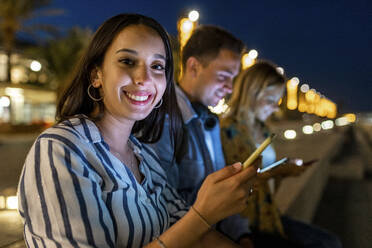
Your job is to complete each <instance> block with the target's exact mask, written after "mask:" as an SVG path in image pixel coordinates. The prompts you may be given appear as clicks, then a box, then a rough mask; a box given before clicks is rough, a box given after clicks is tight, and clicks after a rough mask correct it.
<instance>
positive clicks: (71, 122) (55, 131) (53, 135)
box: [37, 116, 102, 145]
mask: <svg viewBox="0 0 372 248" xmlns="http://www.w3.org/2000/svg"><path fill="white" fill-rule="evenodd" d="M44 139H47V140H53V141H58V142H62V143H72V144H77V145H78V144H81V143H90V142H94V141H95V140H97V139H98V140H101V139H102V137H101V135H100V133H99V131H98V128H97V127H96V126H95V124H94V123H93V122H92V121H90V120H89V119H88V118H86V117H85V116H76V117H73V118H70V119H67V120H64V121H62V122H60V123H57V124H55V125H53V126H52V127H50V128H48V129H46V130H44V131H43V132H42V133H41V134H40V135H39V137H38V138H37V140H44Z"/></svg>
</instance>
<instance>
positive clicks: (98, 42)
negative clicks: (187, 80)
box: [56, 14, 182, 145]
mask: <svg viewBox="0 0 372 248" xmlns="http://www.w3.org/2000/svg"><path fill="white" fill-rule="evenodd" d="M138 24H141V25H145V26H147V27H150V28H152V29H153V30H155V31H156V32H157V33H158V34H159V36H160V38H161V39H162V40H163V43H164V47H165V52H166V65H165V74H166V80H167V87H166V89H165V92H164V95H163V103H162V105H161V106H160V107H159V108H154V109H153V110H152V112H151V113H150V114H149V115H148V116H147V117H146V118H145V119H143V120H140V121H136V123H135V124H134V126H133V129H132V133H133V134H135V135H136V137H137V138H138V139H139V140H140V141H141V142H145V143H154V142H156V141H158V140H159V139H160V137H161V134H162V131H163V126H164V120H165V116H166V114H168V115H169V121H170V129H169V132H170V135H171V137H174V144H173V145H176V144H177V138H178V137H181V136H180V135H181V125H182V122H181V120H182V119H181V114H180V110H179V108H178V105H177V100H176V94H175V87H174V82H173V57H172V50H171V45H170V42H169V39H168V34H167V32H166V31H165V30H164V28H163V27H162V26H161V25H160V24H159V23H158V22H157V21H155V20H154V19H152V18H150V17H146V16H143V15H139V14H120V15H117V16H114V17H112V18H110V19H108V20H107V21H105V22H104V23H103V24H102V25H101V26H100V27H99V28H98V30H97V31H96V33H95V34H94V36H93V39H92V41H91V42H90V44H89V46H88V48H87V51H86V53H85V55H84V56H83V57H82V59H81V61H80V64H79V65H78V67H77V68H76V72H75V75H74V77H73V79H72V81H71V83H70V84H69V86H68V87H67V88H66V90H65V91H64V93H62V95H61V97H60V99H59V101H58V104H57V112H56V119H57V121H58V122H61V121H64V120H66V119H69V118H71V117H72V116H74V115H77V114H84V115H86V116H88V117H89V118H91V119H93V120H99V119H101V118H102V116H103V111H104V105H103V101H98V102H96V101H93V100H92V99H91V98H90V97H89V96H88V94H87V89H88V87H89V85H90V84H91V72H92V70H94V69H95V68H96V67H100V66H101V65H102V63H103V59H104V56H105V53H106V51H107V49H108V48H109V46H110V45H111V43H112V41H113V40H114V38H115V37H116V36H117V35H118V34H119V33H120V32H121V31H122V30H123V29H124V28H125V27H128V26H130V25H138ZM91 94H92V95H93V96H94V97H95V98H99V97H100V95H99V90H97V89H95V88H93V87H91ZM97 109H98V114H94V115H93V112H94V111H96V110H97Z"/></svg>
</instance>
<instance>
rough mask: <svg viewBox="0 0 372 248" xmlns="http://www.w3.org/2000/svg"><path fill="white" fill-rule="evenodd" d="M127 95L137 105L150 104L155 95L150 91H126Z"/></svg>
mask: <svg viewBox="0 0 372 248" xmlns="http://www.w3.org/2000/svg"><path fill="white" fill-rule="evenodd" d="M124 94H125V96H126V97H127V99H128V100H129V101H130V102H131V103H132V104H135V105H146V104H148V103H149V102H150V101H151V100H152V98H153V95H152V94H150V93H148V92H136V93H129V92H127V91H124Z"/></svg>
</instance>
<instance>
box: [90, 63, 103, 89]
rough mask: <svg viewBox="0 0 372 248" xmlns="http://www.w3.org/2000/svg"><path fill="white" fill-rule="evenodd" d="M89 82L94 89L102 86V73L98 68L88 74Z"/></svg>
mask: <svg viewBox="0 0 372 248" xmlns="http://www.w3.org/2000/svg"><path fill="white" fill-rule="evenodd" d="M90 82H91V84H92V85H93V87H94V88H99V87H100V86H102V72H101V70H100V69H99V68H98V67H96V68H94V69H93V70H92V71H91V72H90Z"/></svg>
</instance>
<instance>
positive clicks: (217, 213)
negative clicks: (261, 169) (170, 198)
mask: <svg viewBox="0 0 372 248" xmlns="http://www.w3.org/2000/svg"><path fill="white" fill-rule="evenodd" d="M260 163H261V158H259V159H257V160H256V161H255V162H254V163H253V164H252V166H249V167H248V168H246V169H244V170H243V169H242V164H241V163H235V164H233V165H230V166H226V167H225V168H223V169H221V170H219V171H216V172H215V173H212V174H210V175H209V176H208V177H207V178H206V179H205V180H204V182H203V185H202V186H201V188H200V190H199V192H198V196H197V199H196V201H195V203H194V208H195V209H196V210H197V211H198V212H199V213H200V214H201V215H202V216H203V217H204V218H205V219H206V220H207V222H208V223H209V224H211V225H213V224H215V223H217V222H218V221H220V220H222V219H224V218H226V217H228V216H231V215H234V214H237V213H240V212H241V211H243V210H244V209H245V208H246V206H247V205H246V201H247V199H248V197H249V195H250V189H251V187H252V185H253V183H254V181H255V180H254V178H255V175H256V173H257V168H258V165H259V164H260Z"/></svg>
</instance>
